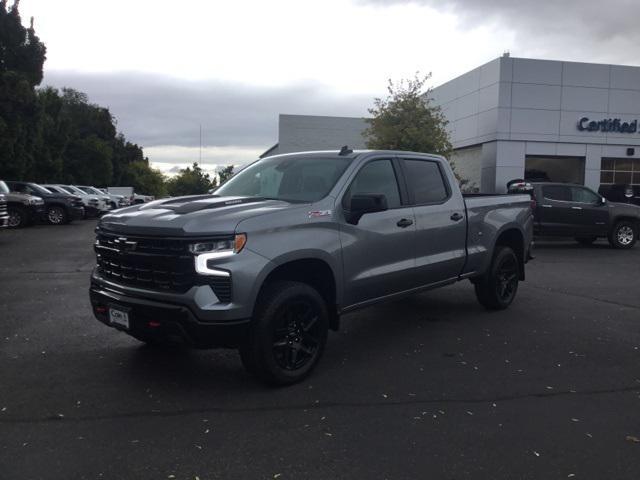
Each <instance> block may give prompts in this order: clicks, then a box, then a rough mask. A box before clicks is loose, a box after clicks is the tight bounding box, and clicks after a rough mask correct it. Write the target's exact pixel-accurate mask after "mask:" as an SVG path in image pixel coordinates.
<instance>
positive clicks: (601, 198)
mask: <svg viewBox="0 0 640 480" xmlns="http://www.w3.org/2000/svg"><path fill="white" fill-rule="evenodd" d="M606 204H607V199H606V198H604V197H600V205H606Z"/></svg>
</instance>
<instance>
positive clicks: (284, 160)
mask: <svg viewBox="0 0 640 480" xmlns="http://www.w3.org/2000/svg"><path fill="white" fill-rule="evenodd" d="M532 225H533V223H532V212H531V199H530V197H529V196H528V195H471V196H467V197H463V195H462V194H461V193H460V190H459V188H458V184H457V181H456V179H455V177H454V174H453V172H452V171H451V169H450V167H449V164H448V162H447V161H446V160H445V159H444V158H442V157H439V156H435V155H426V154H420V153H409V152H399V151H398V152H396V151H357V152H353V151H351V150H348V149H346V148H343V149H342V150H341V151H340V153H338V152H335V151H334V152H310V153H297V154H288V155H278V156H273V157H268V158H264V159H261V160H258V161H257V162H255V163H253V164H252V165H250V166H248V167H247V168H245V169H243V170H242V171H241V172H239V173H238V174H236V175H235V176H234V177H233V178H232V179H230V180H229V181H228V182H227V183H225V184H224V185H223V186H222V187H220V188H219V189H218V190H217V191H216V192H215V194H213V195H199V196H189V197H179V198H172V199H164V200H158V201H154V202H151V203H148V204H144V205H135V206H132V207H129V208H125V209H121V210H118V211H116V212H113V213H110V214H108V215H106V216H104V217H103V218H102V219H101V220H100V222H99V223H98V226H97V238H96V243H95V251H96V255H97V266H96V268H95V270H94V271H93V274H92V276H91V287H90V296H91V302H92V305H93V311H94V314H95V316H96V317H97V319H98V320H100V321H101V322H103V323H105V324H107V325H109V326H111V327H114V328H117V329H119V330H122V331H124V332H126V333H128V334H129V335H132V336H134V337H135V338H137V339H139V340H141V341H143V342H146V343H149V344H164V343H166V342H172V341H178V340H179V341H183V342H186V343H188V344H191V345H194V346H196V347H201V348H209V347H233V348H239V350H240V353H241V358H242V361H243V363H244V365H245V367H246V368H247V369H248V370H249V371H251V372H253V373H255V374H256V375H257V376H258V377H259V378H261V379H262V380H264V381H266V382H268V383H271V384H280V385H282V384H290V383H293V382H296V381H299V380H301V379H302V378H304V377H305V376H306V375H308V374H309V372H310V371H311V370H312V369H313V367H314V366H315V365H316V363H317V362H318V360H319V359H320V357H321V355H322V352H323V350H324V348H325V343H326V340H327V334H328V330H329V329H334V330H336V329H338V326H339V320H340V317H341V315H342V314H345V313H348V312H351V311H353V310H356V309H358V308H362V307H367V306H369V305H373V304H375V303H378V302H381V301H386V300H391V299H396V298H399V297H402V296H404V295H408V294H411V293H415V292H419V291H422V290H426V289H431V288H435V287H440V286H444V285H448V284H451V283H454V282H456V281H459V280H463V279H469V280H471V282H472V283H473V284H474V285H475V291H476V295H477V297H478V299H479V301H480V303H481V304H482V305H484V306H485V307H487V308H489V309H502V308H506V307H507V306H508V305H509V304H510V303H511V302H512V301H513V299H514V298H515V295H516V292H517V288H518V281H519V280H523V279H524V273H525V272H524V265H525V263H526V261H527V260H528V258H529V251H530V246H531V238H532Z"/></svg>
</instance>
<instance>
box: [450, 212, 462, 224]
mask: <svg viewBox="0 0 640 480" xmlns="http://www.w3.org/2000/svg"><path fill="white" fill-rule="evenodd" d="M449 218H451V220H453V221H454V222H459V221H460V220H462V219H463V218H464V215H462V214H461V213H458V212H456V213H454V214H453V215H451V217H449Z"/></svg>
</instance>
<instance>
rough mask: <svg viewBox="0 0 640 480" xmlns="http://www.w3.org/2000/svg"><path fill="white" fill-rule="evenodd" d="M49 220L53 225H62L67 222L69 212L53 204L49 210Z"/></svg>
mask: <svg viewBox="0 0 640 480" xmlns="http://www.w3.org/2000/svg"><path fill="white" fill-rule="evenodd" d="M47 220H48V221H49V223H50V224H51V225H62V224H64V223H67V212H66V211H65V209H64V208H62V207H60V206H58V205H54V206H51V207H49V209H48V210H47Z"/></svg>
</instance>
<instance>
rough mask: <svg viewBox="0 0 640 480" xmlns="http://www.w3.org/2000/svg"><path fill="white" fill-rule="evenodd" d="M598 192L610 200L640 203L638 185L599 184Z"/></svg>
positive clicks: (639, 188) (639, 186) (639, 187)
mask: <svg viewBox="0 0 640 480" xmlns="http://www.w3.org/2000/svg"><path fill="white" fill-rule="evenodd" d="M598 193H599V194H600V195H602V196H603V197H604V198H606V199H607V200H609V201H610V202H618V203H631V204H633V205H640V185H624V184H617V185H600V188H599V189H598Z"/></svg>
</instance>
